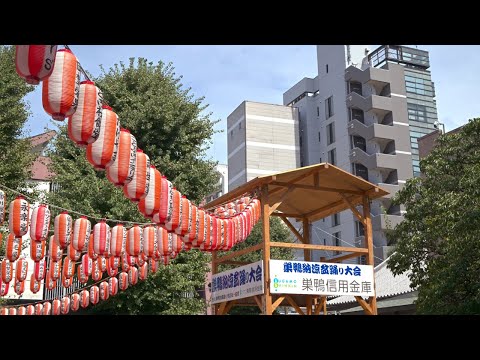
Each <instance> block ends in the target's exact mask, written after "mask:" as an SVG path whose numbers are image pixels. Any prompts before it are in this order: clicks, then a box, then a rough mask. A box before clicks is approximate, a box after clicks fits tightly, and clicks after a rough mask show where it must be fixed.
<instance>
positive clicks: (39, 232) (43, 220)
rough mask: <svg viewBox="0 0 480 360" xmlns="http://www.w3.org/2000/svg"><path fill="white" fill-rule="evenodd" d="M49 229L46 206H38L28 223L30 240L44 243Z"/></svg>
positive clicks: (48, 211)
mask: <svg viewBox="0 0 480 360" xmlns="http://www.w3.org/2000/svg"><path fill="white" fill-rule="evenodd" d="M49 229H50V210H49V209H48V207H47V206H46V205H39V206H37V207H36V208H34V209H33V211H32V218H31V222H30V238H31V239H32V240H34V241H44V240H46V239H47V237H48V230H49Z"/></svg>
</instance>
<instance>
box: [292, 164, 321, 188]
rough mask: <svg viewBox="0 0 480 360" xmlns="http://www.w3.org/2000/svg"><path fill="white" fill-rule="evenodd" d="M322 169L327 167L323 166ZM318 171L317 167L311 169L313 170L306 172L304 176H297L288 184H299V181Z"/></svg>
mask: <svg viewBox="0 0 480 360" xmlns="http://www.w3.org/2000/svg"><path fill="white" fill-rule="evenodd" d="M324 167H325V168H327V167H328V166H324ZM319 171H320V168H319V167H316V168H313V169H311V170H309V171H307V172H306V173H305V174H302V175H300V176H297V177H296V178H294V179H292V180H290V181H289V183H290V184H294V183H296V182H299V181H300V180H303V179H305V178H307V177H309V176H310V175H312V174H315V173H318V172H319Z"/></svg>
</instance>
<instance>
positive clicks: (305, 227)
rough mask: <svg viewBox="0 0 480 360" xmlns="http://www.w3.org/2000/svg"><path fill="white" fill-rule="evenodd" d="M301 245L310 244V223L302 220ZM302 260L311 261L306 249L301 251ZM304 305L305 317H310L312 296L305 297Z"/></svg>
mask: <svg viewBox="0 0 480 360" xmlns="http://www.w3.org/2000/svg"><path fill="white" fill-rule="evenodd" d="M303 243H304V244H310V222H309V221H308V219H303ZM303 259H304V260H305V261H310V260H311V251H310V249H308V248H304V249H303ZM305 300H306V301H305V305H306V308H307V315H312V296H311V295H307V296H306V299H305Z"/></svg>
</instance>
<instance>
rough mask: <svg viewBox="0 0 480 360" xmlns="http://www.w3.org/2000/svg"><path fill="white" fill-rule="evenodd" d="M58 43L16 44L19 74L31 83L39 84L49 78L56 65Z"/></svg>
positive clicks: (16, 60) (16, 61) (16, 65)
mask: <svg viewBox="0 0 480 360" xmlns="http://www.w3.org/2000/svg"><path fill="white" fill-rule="evenodd" d="M56 54H57V45H16V46H15V67H16V70H17V74H18V75H20V76H21V77H22V78H24V79H25V80H26V82H27V83H28V84H30V85H38V84H39V83H40V81H42V80H45V79H46V78H48V77H49V76H50V75H51V74H52V71H53V68H54V65H55V55H56Z"/></svg>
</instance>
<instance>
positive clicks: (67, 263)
mask: <svg viewBox="0 0 480 360" xmlns="http://www.w3.org/2000/svg"><path fill="white" fill-rule="evenodd" d="M73 275H75V261H72V260H71V259H70V258H69V257H65V259H63V276H65V277H66V278H71V277H72V276H73Z"/></svg>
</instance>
